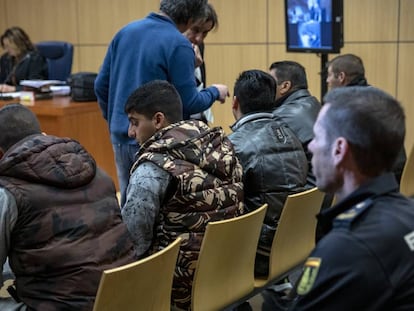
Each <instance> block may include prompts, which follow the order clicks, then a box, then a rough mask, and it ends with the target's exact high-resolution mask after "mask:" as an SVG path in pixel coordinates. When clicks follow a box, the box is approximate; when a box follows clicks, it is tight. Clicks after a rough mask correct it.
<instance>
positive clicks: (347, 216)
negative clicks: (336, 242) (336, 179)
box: [333, 198, 373, 228]
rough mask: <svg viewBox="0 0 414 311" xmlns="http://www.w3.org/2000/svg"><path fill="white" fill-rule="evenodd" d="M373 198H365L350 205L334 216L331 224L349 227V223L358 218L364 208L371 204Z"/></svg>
mask: <svg viewBox="0 0 414 311" xmlns="http://www.w3.org/2000/svg"><path fill="white" fill-rule="evenodd" d="M372 203H373V200H372V199H371V198H369V199H366V200H364V201H362V202H359V203H358V204H356V205H354V206H352V207H351V208H349V209H348V210H346V211H345V212H343V213H341V214H339V215H338V216H336V218H335V220H334V222H333V225H334V227H336V228H338V227H349V225H350V224H351V223H352V222H353V221H354V220H355V219H357V218H358V216H360V215H361V214H362V213H363V212H364V211H365V210H367V209H368V208H369V207H370V206H372Z"/></svg>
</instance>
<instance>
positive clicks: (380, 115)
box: [322, 86, 405, 177]
mask: <svg viewBox="0 0 414 311" xmlns="http://www.w3.org/2000/svg"><path fill="white" fill-rule="evenodd" d="M324 102H325V103H326V104H329V105H330V106H329V108H328V110H327V113H326V115H325V117H324V119H323V120H322V124H323V126H324V128H325V130H326V133H327V140H328V142H329V143H332V142H333V141H334V139H336V138H338V137H344V138H345V139H346V140H347V141H348V142H349V144H350V146H351V150H352V153H353V155H354V158H355V161H356V163H357V166H358V169H359V170H360V171H361V172H362V173H363V174H365V175H367V176H371V177H375V176H378V175H379V174H381V173H382V172H384V171H391V168H392V166H393V164H394V162H395V160H396V158H397V155H398V153H399V152H400V150H401V148H402V147H403V144H404V137H405V115H404V111H403V108H402V107H401V105H400V103H399V102H398V101H397V100H396V99H395V98H393V97H392V96H391V95H389V94H387V93H385V92H383V91H381V90H379V89H377V88H374V87H362V86H353V87H346V88H335V89H333V90H331V91H330V92H328V93H327V94H326V95H325V97H324Z"/></svg>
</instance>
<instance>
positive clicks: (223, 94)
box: [212, 84, 230, 104]
mask: <svg viewBox="0 0 414 311" xmlns="http://www.w3.org/2000/svg"><path fill="white" fill-rule="evenodd" d="M212 86H214V87H215V88H217V89H218V91H219V93H220V96H219V98H218V99H217V100H218V101H220V102H221V103H222V104H223V103H224V102H225V101H226V97H229V96H230V94H229V88H228V87H227V85H224V84H213V85H212Z"/></svg>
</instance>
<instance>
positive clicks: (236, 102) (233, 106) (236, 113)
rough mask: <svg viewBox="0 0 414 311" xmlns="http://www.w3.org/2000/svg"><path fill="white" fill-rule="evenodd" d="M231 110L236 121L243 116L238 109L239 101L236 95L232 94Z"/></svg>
mask: <svg viewBox="0 0 414 311" xmlns="http://www.w3.org/2000/svg"><path fill="white" fill-rule="evenodd" d="M231 111H232V112H233V117H234V119H235V120H236V121H237V120H238V119H240V118H241V117H242V116H243V115H242V113H241V111H240V102H239V99H238V98H237V96H233V101H232V103H231Z"/></svg>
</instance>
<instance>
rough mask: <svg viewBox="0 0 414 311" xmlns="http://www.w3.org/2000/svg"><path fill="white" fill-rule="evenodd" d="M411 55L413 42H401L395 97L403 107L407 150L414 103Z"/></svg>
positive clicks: (413, 131)
mask: <svg viewBox="0 0 414 311" xmlns="http://www.w3.org/2000/svg"><path fill="white" fill-rule="evenodd" d="M413 55H414V42H412V43H403V44H400V47H399V59H398V60H399V62H398V80H397V81H398V93H397V98H398V100H400V101H401V103H402V105H403V106H404V109H405V115H406V129H407V135H406V138H405V148H406V150H407V152H408V151H409V150H411V146H412V145H414V105H413V91H412V87H413V70H414V66H413Z"/></svg>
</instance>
